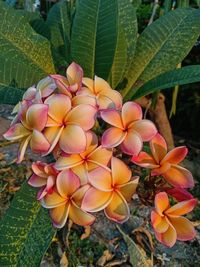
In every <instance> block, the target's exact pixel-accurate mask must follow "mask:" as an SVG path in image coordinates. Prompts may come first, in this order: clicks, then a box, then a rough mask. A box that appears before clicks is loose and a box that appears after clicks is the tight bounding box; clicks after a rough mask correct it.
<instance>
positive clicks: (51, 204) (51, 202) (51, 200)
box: [41, 191, 68, 209]
mask: <svg viewBox="0 0 200 267" xmlns="http://www.w3.org/2000/svg"><path fill="white" fill-rule="evenodd" d="M67 201H68V199H67V198H63V197H62V196H60V195H59V194H58V193H57V192H55V191H53V192H52V193H51V194H47V195H46V196H45V197H44V198H42V199H41V204H42V206H43V207H44V208H47V209H51V208H55V207H58V206H61V205H64V204H65V203H67Z"/></svg>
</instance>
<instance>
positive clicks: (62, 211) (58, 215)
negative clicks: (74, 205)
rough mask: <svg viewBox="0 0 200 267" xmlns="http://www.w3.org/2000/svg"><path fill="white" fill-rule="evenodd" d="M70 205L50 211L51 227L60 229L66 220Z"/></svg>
mask: <svg viewBox="0 0 200 267" xmlns="http://www.w3.org/2000/svg"><path fill="white" fill-rule="evenodd" d="M69 210H70V205H66V204H65V205H61V206H59V207H56V208H53V209H51V210H50V212H49V213H50V216H51V218H52V220H53V225H54V226H55V227H57V228H62V227H63V226H64V225H65V223H66V221H67V218H68V215H69Z"/></svg>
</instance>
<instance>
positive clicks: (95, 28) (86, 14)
mask: <svg viewBox="0 0 200 267" xmlns="http://www.w3.org/2000/svg"><path fill="white" fill-rule="evenodd" d="M117 14H118V9H117V0H110V1H106V0H96V1H94V0H78V1H77V4H76V13H75V17H74V21H73V26H72V40H71V47H72V50H71V52H72V59H73V60H74V61H75V62H77V63H78V64H80V65H81V66H82V67H83V69H84V73H85V76H88V77H90V78H93V76H94V74H96V75H98V76H100V77H102V78H104V79H107V78H108V76H109V73H110V69H111V67H112V63H113V59H114V55H115V49H116V43H117Z"/></svg>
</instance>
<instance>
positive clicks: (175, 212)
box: [165, 198, 198, 216]
mask: <svg viewBox="0 0 200 267" xmlns="http://www.w3.org/2000/svg"><path fill="white" fill-rule="evenodd" d="M197 203H198V201H197V200H196V199H194V198H193V199H190V200H185V201H181V202H179V203H177V204H176V205H174V206H172V207H171V208H169V209H168V210H167V211H166V212H165V214H167V215H168V216H171V215H172V216H180V215H184V214H187V213H188V212H190V211H192V210H193V209H194V207H195V206H196V205H197Z"/></svg>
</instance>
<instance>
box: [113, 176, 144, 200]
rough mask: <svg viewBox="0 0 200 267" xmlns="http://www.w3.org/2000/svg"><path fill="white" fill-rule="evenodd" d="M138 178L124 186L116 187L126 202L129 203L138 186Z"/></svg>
mask: <svg viewBox="0 0 200 267" xmlns="http://www.w3.org/2000/svg"><path fill="white" fill-rule="evenodd" d="M138 181H139V178H137V179H135V180H133V181H130V182H128V183H126V184H124V185H120V186H118V188H117V190H118V191H119V192H120V193H121V194H122V196H123V197H124V198H125V199H126V201H128V202H129V201H131V198H132V196H133V195H134V194H135V191H136V188H137V186H138Z"/></svg>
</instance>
